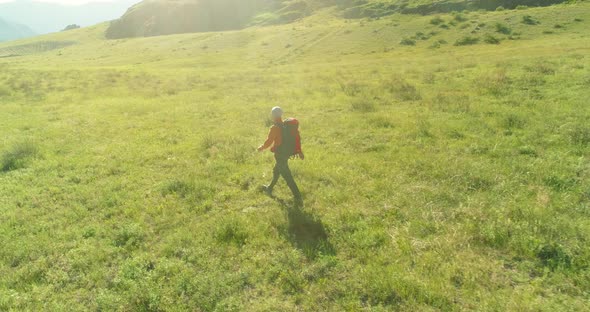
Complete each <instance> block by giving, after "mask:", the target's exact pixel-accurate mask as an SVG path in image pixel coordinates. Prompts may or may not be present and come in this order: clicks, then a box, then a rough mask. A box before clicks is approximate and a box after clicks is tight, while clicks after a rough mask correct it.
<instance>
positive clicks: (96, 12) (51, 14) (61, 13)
mask: <svg viewBox="0 0 590 312" xmlns="http://www.w3.org/2000/svg"><path fill="white" fill-rule="evenodd" d="M138 1H140V0H120V1H114V2H97V3H88V4H82V5H63V4H56V3H47V2H36V1H32V0H15V1H13V2H6V3H0V18H3V19H5V20H10V21H13V22H16V23H19V24H24V25H27V26H28V27H30V28H31V29H32V30H33V31H34V32H36V33H39V34H45V33H50V32H57V31H60V30H62V29H64V27H66V26H67V25H71V24H77V25H80V26H91V25H95V24H98V23H101V22H105V21H110V20H114V19H116V18H119V17H120V16H121V15H123V13H125V11H126V10H127V8H129V7H130V6H132V5H133V4H134V3H136V2H138Z"/></svg>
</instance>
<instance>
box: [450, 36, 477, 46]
mask: <svg viewBox="0 0 590 312" xmlns="http://www.w3.org/2000/svg"><path fill="white" fill-rule="evenodd" d="M478 42H479V38H477V37H471V36H465V37H463V38H461V39H457V41H455V46H466V45H472V44H477V43H478Z"/></svg>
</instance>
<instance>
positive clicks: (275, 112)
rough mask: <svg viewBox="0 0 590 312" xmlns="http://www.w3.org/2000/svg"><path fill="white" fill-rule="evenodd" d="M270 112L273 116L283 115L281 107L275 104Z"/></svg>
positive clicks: (279, 116)
mask: <svg viewBox="0 0 590 312" xmlns="http://www.w3.org/2000/svg"><path fill="white" fill-rule="evenodd" d="M270 113H271V114H272V117H273V118H281V117H282V116H283V109H282V108H280V107H278V106H275V107H273V108H272V110H271V111H270Z"/></svg>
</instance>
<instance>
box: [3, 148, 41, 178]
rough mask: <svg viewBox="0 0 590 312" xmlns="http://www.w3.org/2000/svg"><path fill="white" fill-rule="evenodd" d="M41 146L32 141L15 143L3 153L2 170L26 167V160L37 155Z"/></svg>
mask: <svg viewBox="0 0 590 312" xmlns="http://www.w3.org/2000/svg"><path fill="white" fill-rule="evenodd" d="M38 153H39V147H38V146H37V145H36V144H34V143H32V142H21V143H17V144H15V145H13V146H12V147H11V148H10V149H9V150H7V151H5V152H4V153H3V154H2V158H1V160H2V162H1V163H2V168H1V169H2V171H4V172H6V171H12V170H16V169H20V168H24V167H25V165H26V162H27V161H28V160H29V159H31V158H33V157H35V156H37V155H38Z"/></svg>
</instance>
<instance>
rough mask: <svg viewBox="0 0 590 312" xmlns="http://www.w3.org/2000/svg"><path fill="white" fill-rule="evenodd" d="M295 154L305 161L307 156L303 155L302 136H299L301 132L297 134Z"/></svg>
mask: <svg viewBox="0 0 590 312" xmlns="http://www.w3.org/2000/svg"><path fill="white" fill-rule="evenodd" d="M295 154H296V155H297V156H298V157H299V158H301V159H305V155H303V151H302V150H301V136H300V135H299V130H297V133H296V134H295Z"/></svg>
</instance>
